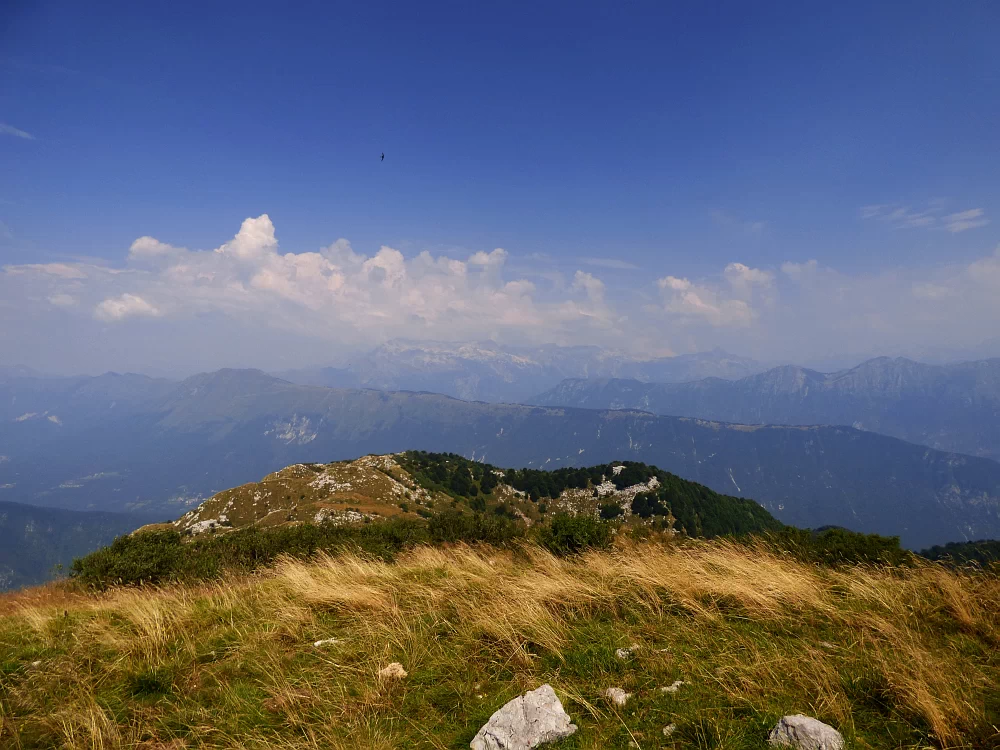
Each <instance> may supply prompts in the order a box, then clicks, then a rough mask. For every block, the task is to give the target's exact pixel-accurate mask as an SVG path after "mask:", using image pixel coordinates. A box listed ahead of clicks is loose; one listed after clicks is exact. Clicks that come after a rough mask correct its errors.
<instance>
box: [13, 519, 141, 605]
mask: <svg viewBox="0 0 1000 750" xmlns="http://www.w3.org/2000/svg"><path fill="white" fill-rule="evenodd" d="M143 522H144V519H143V517H142V516H138V515H135V514H125V513H81V512H79V511H73V510H62V509H59V508H38V507H33V506H30V505H22V504H20V503H7V502H0V591H8V590H11V589H16V588H20V587H22V586H32V585H34V584H37V583H43V582H44V581H46V580H48V579H50V578H51V577H52V575H53V573H54V570H55V567H56V566H57V565H63V566H65V567H67V568H68V567H69V564H70V563H71V562H73V558H74V557H80V556H82V555H85V554H87V553H88V552H91V551H93V550H95V549H97V548H99V547H103V546H104V545H106V544H110V543H111V542H112V541H113V540H114V538H115V537H116V536H120V535H121V534H127V533H129V532H130V531H133V530H134V529H136V528H138V527H139V526H141V525H142V524H143Z"/></svg>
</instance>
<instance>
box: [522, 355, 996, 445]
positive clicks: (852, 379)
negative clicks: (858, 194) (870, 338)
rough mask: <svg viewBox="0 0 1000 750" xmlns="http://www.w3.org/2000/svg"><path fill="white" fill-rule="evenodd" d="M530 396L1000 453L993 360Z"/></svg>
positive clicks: (872, 365) (901, 361) (587, 387)
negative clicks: (846, 430)
mask: <svg viewBox="0 0 1000 750" xmlns="http://www.w3.org/2000/svg"><path fill="white" fill-rule="evenodd" d="M530 401H531V402H532V403H536V404H539V405H547V406H578V407H585V408H641V409H643V410H646V411H650V412H652V413H656V414H669V415H674V416H688V417H695V418H704V419H713V420H720V421H726V422H742V423H746V424H778V425H792V424H830V425H852V426H855V427H858V428H862V429H866V430H870V431H875V432H880V433H882V434H886V435H890V436H893V437H898V438H900V439H903V440H907V441H910V442H914V443H919V444H923V445H928V446H929V447H932V448H935V449H937V450H945V451H952V452H956V453H965V454H968V455H979V456H983V457H987V458H994V459H996V458H1000V359H990V360H978V361H972V362H964V363H958V364H955V365H924V364H922V363H919V362H914V361H912V360H908V359H905V358H888V357H881V358H876V359H873V360H869V361H867V362H863V363H861V364H860V365H858V366H857V367H853V368H850V369H848V370H841V371H838V372H833V373H820V372H818V371H815V370H809V369H807V368H802V367H798V366H794V365H786V366H782V367H777V368H772V369H771V370H767V371H765V372H763V373H757V374H754V375H750V376H748V377H746V378H742V379H740V380H736V381H725V380H719V379H703V380H698V381H694V382H689V383H640V382H638V381H635V380H624V379H602V380H589V381H584V380H581V379H574V380H565V381H563V382H562V383H560V385H558V386H556V388H553V389H551V390H550V391H547V392H545V393H542V394H539V395H538V396H536V397H535V398H533V399H530Z"/></svg>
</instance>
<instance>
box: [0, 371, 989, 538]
mask: <svg viewBox="0 0 1000 750" xmlns="http://www.w3.org/2000/svg"><path fill="white" fill-rule="evenodd" d="M64 380H73V382H72V384H67V383H66V382H64ZM0 404H2V410H0V446H2V448H0V454H2V455H3V457H4V458H3V459H0V487H2V488H3V489H0V493H3V494H0V497H2V498H4V499H8V500H16V501H19V502H25V503H31V504H38V505H46V506H53V507H69V508H77V509H93V510H134V511H140V512H147V513H153V514H155V515H157V516H160V515H162V516H164V517H173V518H176V517H178V516H180V515H182V514H183V513H184V512H185V511H187V510H189V509H190V508H191V507H194V506H195V505H197V504H198V503H200V502H201V501H202V500H204V499H205V498H207V497H209V496H210V495H212V494H214V493H216V492H218V491H220V490H223V489H226V488H229V487H234V486H237V485H240V484H243V483H245V482H248V481H252V480H256V479H258V478H259V477H261V476H263V475H264V474H266V473H268V472H270V471H276V470H278V469H281V468H282V467H285V466H288V465H289V464H293V463H308V462H321V463H325V462H328V461H333V460H340V459H347V458H354V457H357V456H359V455H363V454H366V453H379V454H382V453H395V452H399V451H403V450H411V449H419V450H430V451H445V452H454V453H458V454H460V455H463V456H466V457H469V458H474V459H478V460H487V461H489V462H491V463H493V464H496V465H498V466H502V467H535V468H543V467H544V468H556V467H561V466H582V465H591V464H595V463H606V462H609V461H619V460H633V461H641V462H644V463H647V464H651V465H656V466H658V467H660V468H661V469H663V470H665V471H669V472H672V473H674V474H676V475H678V476H680V477H683V478H685V479H689V480H692V481H697V482H700V483H702V484H705V485H707V486H709V487H710V488H712V489H713V490H715V491H717V492H722V493H725V494H730V495H737V496H740V497H749V498H753V499H755V500H757V501H758V502H760V503H761V504H762V505H763V506H764V507H765V508H767V509H768V510H769V511H770V512H772V513H773V514H774V515H775V516H776V517H777V518H779V519H780V520H782V521H784V522H786V523H790V524H793V525H796V526H800V527H818V526H823V525H839V526H845V527H847V528H850V529H854V530H857V531H865V532H878V533H882V534H898V535H900V536H901V537H902V540H903V543H904V544H906V545H907V546H910V547H914V548H921V547H927V546H930V545H932V544H937V543H944V542H948V541H954V540H965V539H973V538H986V537H996V536H1000V463H997V462H995V461H992V460H988V459H985V458H976V457H972V456H965V455H958V454H955V453H946V452H940V451H935V450H931V449H928V448H925V447H922V446H918V445H914V444H912V443H907V442H903V441H901V440H898V439H895V438H892V437H886V436H883V435H879V434H876V433H873V432H866V431H861V430H857V429H853V428H850V427H823V426H818V427H810V428H801V427H782V426H777V427H775V426H768V427H751V426H746V425H739V424H724V423H720V422H715V421H705V420H699V419H689V418H679V417H663V416H654V415H651V414H648V413H640V412H635V411H614V410H611V411H597V410H588V409H570V408H562V407H559V408H544V407H531V406H518V405H506V404H486V403H469V402H464V401H458V400H455V399H452V398H448V397H445V396H441V395H436V394H427V393H400V392H395V393H386V392H380V391H375V390H356V389H330V388H321V387H315V386H301V385H295V384H292V383H289V382H287V381H283V380H280V379H278V378H274V377H271V376H268V375H266V374H264V373H262V372H259V371H247V370H221V371H219V372H216V373H209V374H204V375H198V376H195V377H192V378H188V379H187V380H184V381H182V382H181V383H170V382H169V381H159V380H154V379H150V378H142V377H141V376H102V377H101V378H91V379H84V380H82V381H81V380H79V379H39V378H27V379H21V378H12V379H7V380H5V381H3V382H0ZM12 404H13V406H12ZM22 409H24V411H22ZM26 415H30V416H26ZM50 417H55V419H50Z"/></svg>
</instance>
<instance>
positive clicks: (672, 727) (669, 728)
mask: <svg viewBox="0 0 1000 750" xmlns="http://www.w3.org/2000/svg"><path fill="white" fill-rule="evenodd" d="M676 731H677V725H676V724H667V725H666V726H665V727H663V736H664V737H669V736H670V735H672V734H673V733H674V732H676Z"/></svg>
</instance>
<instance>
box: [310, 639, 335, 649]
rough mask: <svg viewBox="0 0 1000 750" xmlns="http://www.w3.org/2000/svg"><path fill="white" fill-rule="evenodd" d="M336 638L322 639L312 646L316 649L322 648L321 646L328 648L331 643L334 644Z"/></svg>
mask: <svg viewBox="0 0 1000 750" xmlns="http://www.w3.org/2000/svg"><path fill="white" fill-rule="evenodd" d="M336 642H337V639H336V638H323V639H322V640H319V641H316V642H315V643H314V644H313V645H314V646H315V647H316V648H323V646H329V645H330V644H331V643H336Z"/></svg>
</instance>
